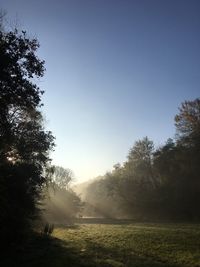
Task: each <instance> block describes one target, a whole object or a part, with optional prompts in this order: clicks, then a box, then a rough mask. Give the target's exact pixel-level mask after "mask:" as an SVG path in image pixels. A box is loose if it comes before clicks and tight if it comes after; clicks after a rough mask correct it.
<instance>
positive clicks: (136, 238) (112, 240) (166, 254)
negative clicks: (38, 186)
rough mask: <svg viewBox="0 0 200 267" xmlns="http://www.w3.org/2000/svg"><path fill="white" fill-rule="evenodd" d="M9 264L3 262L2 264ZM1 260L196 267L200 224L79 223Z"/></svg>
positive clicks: (52, 266)
mask: <svg viewBox="0 0 200 267" xmlns="http://www.w3.org/2000/svg"><path fill="white" fill-rule="evenodd" d="M2 264H3V265H2ZM2 264H1V266H6V265H9V264H10V266H31V267H33V266H34V267H36V266H44V267H45V266H48V267H76V266H77V267H80V266H89V267H92V266H94V267H95V266H96V267H100V266H101V267H154V266H155V267H176V266H177V267H178V266H179V267H186V266H187V267H196V266H200V225H197V224H196V225H195V224H194V225H193V224H76V225H74V226H71V227H65V226H60V227H56V228H55V230H54V233H53V236H52V237H50V238H49V237H41V236H38V237H37V238H35V239H34V240H31V242H29V243H28V244H27V245H26V247H25V248H23V249H22V248H21V250H18V252H17V253H16V255H15V256H14V255H13V256H12V257H9V255H7V258H6V260H4V262H3V263H2Z"/></svg>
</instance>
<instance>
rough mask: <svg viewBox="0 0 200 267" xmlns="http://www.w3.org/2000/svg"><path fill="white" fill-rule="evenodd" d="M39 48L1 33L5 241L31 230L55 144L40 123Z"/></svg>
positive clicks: (0, 221)
mask: <svg viewBox="0 0 200 267" xmlns="http://www.w3.org/2000/svg"><path fill="white" fill-rule="evenodd" d="M38 47H39V44H38V41H37V40H36V39H30V38H28V37H27V35H26V33H25V32H22V33H19V32H18V31H17V30H15V31H10V32H2V31H0V173H1V176H0V195H1V197H0V225H1V227H0V229H1V230H0V231H1V233H0V234H1V237H2V238H3V237H4V238H5V239H6V240H13V239H16V236H17V235H18V236H19V238H21V234H23V233H24V231H25V229H29V227H30V222H31V221H32V220H33V219H34V217H35V215H36V213H37V210H38V209H37V206H38V205H37V202H38V200H39V196H40V193H41V190H42V186H43V184H44V183H45V182H46V179H47V178H46V177H45V176H44V175H43V173H44V169H45V167H46V166H47V164H48V162H49V160H50V159H49V151H50V150H51V149H52V148H53V146H54V137H53V136H52V134H51V132H48V131H45V129H44V126H43V118H42V115H41V110H40V108H41V106H42V104H41V95H42V94H43V91H42V90H40V88H39V87H38V86H37V85H36V84H35V83H34V81H35V79H36V78H39V77H42V76H43V74H44V70H45V69H44V61H42V60H40V59H39V58H38V57H37V55H36V52H37V49H38Z"/></svg>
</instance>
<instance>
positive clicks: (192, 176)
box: [84, 98, 200, 220]
mask: <svg viewBox="0 0 200 267" xmlns="http://www.w3.org/2000/svg"><path fill="white" fill-rule="evenodd" d="M175 126H176V136H175V138H174V139H171V138H169V139H168V140H167V141H166V143H165V144H164V145H163V146H160V147H159V148H155V145H154V143H153V141H152V140H150V139H149V138H148V137H144V138H143V139H141V140H138V141H136V142H135V144H134V145H133V147H132V148H131V149H130V151H129V153H128V156H127V160H126V162H124V163H123V164H122V165H120V164H116V165H114V167H113V170H112V171H111V172H108V173H106V174H105V175H104V176H103V177H101V178H100V179H97V180H95V181H93V182H92V183H90V184H89V186H88V187H87V189H86V190H85V192H84V200H85V202H86V207H85V213H86V214H88V215H91V216H103V217H116V218H122V217H126V218H127V217H128V218H134V219H139V220H152V219H154V220H155V219H156V220H199V219H200V207H199V204H200V99H199V98H197V99H195V100H193V101H185V102H183V103H182V104H181V106H180V108H179V113H178V114H177V115H176V116H175Z"/></svg>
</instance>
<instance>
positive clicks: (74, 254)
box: [0, 235, 180, 267]
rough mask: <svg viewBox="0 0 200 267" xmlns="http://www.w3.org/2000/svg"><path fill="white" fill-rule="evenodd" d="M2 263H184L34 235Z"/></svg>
mask: <svg viewBox="0 0 200 267" xmlns="http://www.w3.org/2000/svg"><path fill="white" fill-rule="evenodd" d="M0 266H2V267H8V266H12V267H25V266H26V267H36V266H37V267H86V266H87V267H180V266H178V265H170V264H169V263H161V262H157V261H156V259H153V258H149V257H142V256H138V255H136V254H134V252H133V253H131V252H130V251H123V250H114V249H112V248H110V249H108V248H105V247H103V246H100V245H99V244H97V243H93V242H91V241H86V245H85V247H84V248H81V249H80V247H79V248H78V246H75V244H73V243H70V242H66V241H63V240H60V239H57V238H52V237H48V236H41V235H37V236H32V238H31V239H30V240H29V242H27V243H26V244H24V245H23V246H21V247H19V246H18V247H15V248H13V249H12V250H10V251H9V252H7V253H4V255H2V256H1V258H0Z"/></svg>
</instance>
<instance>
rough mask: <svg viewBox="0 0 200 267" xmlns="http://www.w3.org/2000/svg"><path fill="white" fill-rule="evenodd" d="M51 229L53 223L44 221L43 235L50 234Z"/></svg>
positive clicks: (52, 228)
mask: <svg viewBox="0 0 200 267" xmlns="http://www.w3.org/2000/svg"><path fill="white" fill-rule="evenodd" d="M53 230H54V224H53V223H46V224H45V226H44V230H43V233H44V234H45V235H51V234H52V233H53Z"/></svg>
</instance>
